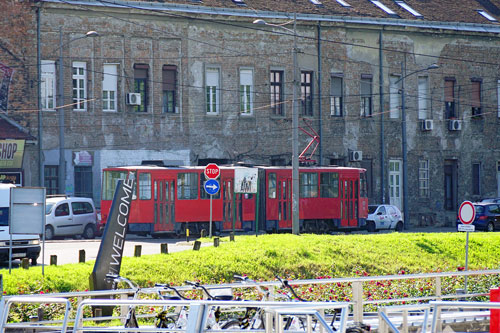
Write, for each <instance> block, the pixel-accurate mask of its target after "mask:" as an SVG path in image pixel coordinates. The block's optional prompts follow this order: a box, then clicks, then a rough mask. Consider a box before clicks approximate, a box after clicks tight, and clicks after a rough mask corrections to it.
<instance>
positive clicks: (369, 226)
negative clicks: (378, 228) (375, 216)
mask: <svg viewBox="0 0 500 333" xmlns="http://www.w3.org/2000/svg"><path fill="white" fill-rule="evenodd" d="M366 230H368V232H375V222H373V221H368V222H366Z"/></svg>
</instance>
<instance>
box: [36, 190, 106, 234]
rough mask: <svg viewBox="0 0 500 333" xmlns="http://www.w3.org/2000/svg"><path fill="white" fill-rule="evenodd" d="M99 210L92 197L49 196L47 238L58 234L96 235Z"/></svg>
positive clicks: (47, 203) (46, 220)
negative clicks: (97, 210)
mask: <svg viewBox="0 0 500 333" xmlns="http://www.w3.org/2000/svg"><path fill="white" fill-rule="evenodd" d="M96 228H97V212H96V209H95V205H94V201H93V200H92V199H91V198H79V197H68V196H54V197H47V200H46V203H45V239H49V240H50V239H53V238H54V237H57V236H69V237H74V236H82V237H83V238H86V239H92V238H94V237H95V234H96Z"/></svg>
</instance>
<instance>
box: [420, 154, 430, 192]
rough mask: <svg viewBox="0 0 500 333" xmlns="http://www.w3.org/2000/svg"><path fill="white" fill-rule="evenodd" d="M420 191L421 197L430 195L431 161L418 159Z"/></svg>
mask: <svg viewBox="0 0 500 333" xmlns="http://www.w3.org/2000/svg"><path fill="white" fill-rule="evenodd" d="M418 193H419V195H420V196H421V197H424V198H427V197H428V196H429V161H428V160H420V161H418Z"/></svg>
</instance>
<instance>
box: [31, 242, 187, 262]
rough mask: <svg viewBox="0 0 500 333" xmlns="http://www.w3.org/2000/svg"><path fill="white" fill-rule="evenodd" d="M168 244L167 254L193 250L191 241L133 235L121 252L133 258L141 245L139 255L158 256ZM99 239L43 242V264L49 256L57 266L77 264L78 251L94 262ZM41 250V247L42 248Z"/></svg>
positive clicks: (47, 260)
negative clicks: (55, 258)
mask: <svg viewBox="0 0 500 333" xmlns="http://www.w3.org/2000/svg"><path fill="white" fill-rule="evenodd" d="M162 243H167V244H168V252H169V253H172V252H178V251H184V250H190V249H192V248H193V241H191V242H189V243H188V242H186V240H185V239H184V240H180V239H153V238H148V237H139V236H134V235H129V236H127V240H126V241H125V248H124V251H123V256H124V257H133V256H134V250H135V246H136V245H141V246H142V249H141V254H142V255H147V254H159V253H161V244H162ZM100 244H101V239H100V238H96V239H91V240H81V239H77V240H75V239H60V240H51V241H46V242H45V254H44V256H43V257H44V259H45V261H44V263H45V264H46V265H48V264H50V256H51V255H56V256H57V264H58V265H64V264H71V263H78V260H79V253H80V250H85V261H91V260H95V259H96V257H97V253H98V251H99V246H100ZM42 249H43V247H42ZM38 264H40V265H41V264H42V254H40V258H39V259H38Z"/></svg>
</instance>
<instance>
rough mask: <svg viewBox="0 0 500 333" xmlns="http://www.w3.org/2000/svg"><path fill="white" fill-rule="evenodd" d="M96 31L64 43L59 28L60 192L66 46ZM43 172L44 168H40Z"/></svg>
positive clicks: (63, 167) (63, 187) (63, 172)
mask: <svg viewBox="0 0 500 333" xmlns="http://www.w3.org/2000/svg"><path fill="white" fill-rule="evenodd" d="M97 36H99V34H98V33H97V32H96V31H89V32H87V33H86V34H85V35H83V36H80V37H76V38H73V39H70V40H69V41H67V42H66V43H63V32H62V28H61V27H60V28H59V89H58V90H59V113H58V116H59V175H58V178H59V193H61V194H64V193H66V159H65V158H64V63H63V60H64V57H63V50H64V46H66V45H68V44H70V43H72V42H74V41H76V40H79V39H83V38H87V37H97ZM40 172H43V170H40Z"/></svg>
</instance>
